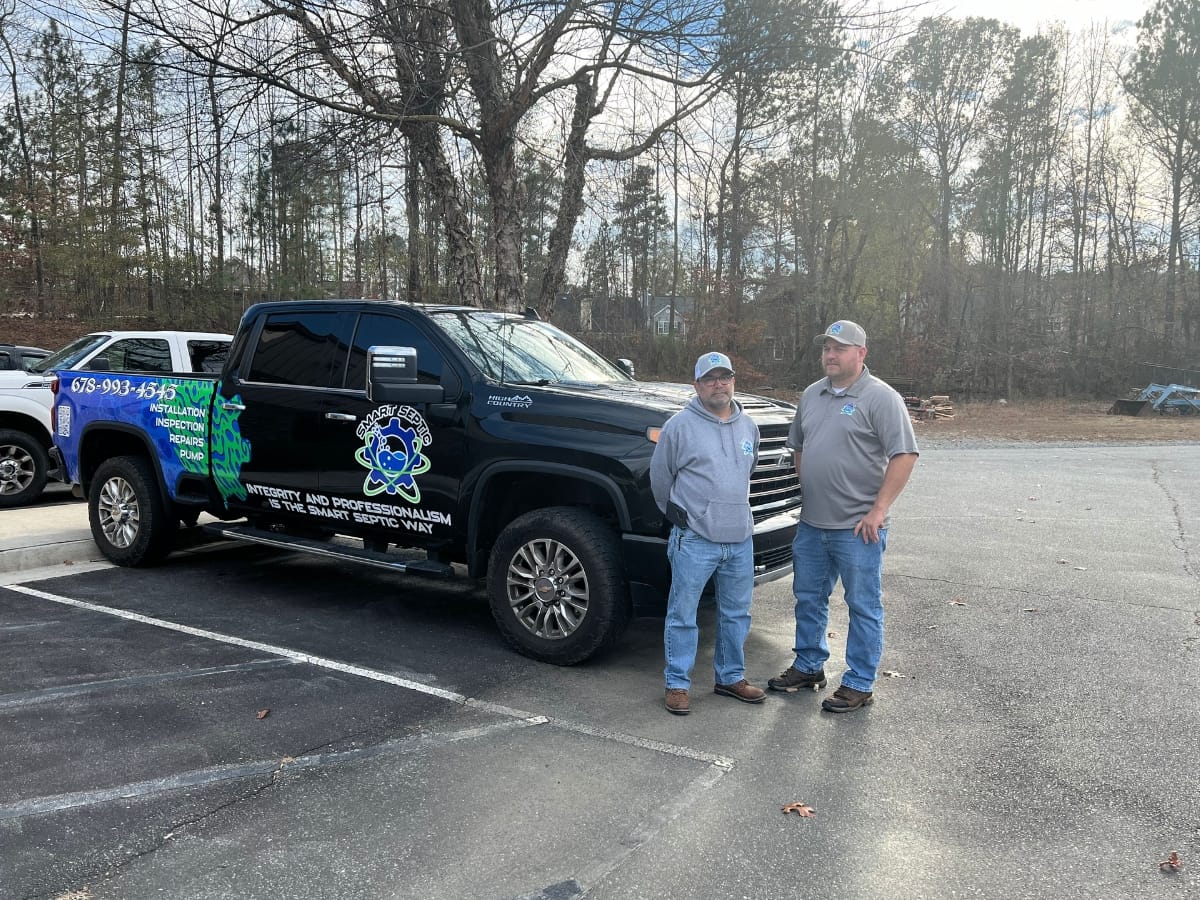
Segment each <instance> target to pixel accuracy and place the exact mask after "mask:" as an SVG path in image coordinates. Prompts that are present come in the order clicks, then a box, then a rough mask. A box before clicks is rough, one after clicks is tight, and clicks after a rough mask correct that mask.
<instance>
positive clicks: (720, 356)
mask: <svg viewBox="0 0 1200 900" xmlns="http://www.w3.org/2000/svg"><path fill="white" fill-rule="evenodd" d="M713 369H728V370H729V371H730V372H732V371H733V363H731V362H730V361H729V357H728V356H726V355H725V354H724V353H716V352H714V353H702V354H700V358H699V359H698V360H696V380H697V381H699V380H700V379H701V378H703V377H704V376H705V375H707V374H708V373H709V372H711V371H712V370H713Z"/></svg>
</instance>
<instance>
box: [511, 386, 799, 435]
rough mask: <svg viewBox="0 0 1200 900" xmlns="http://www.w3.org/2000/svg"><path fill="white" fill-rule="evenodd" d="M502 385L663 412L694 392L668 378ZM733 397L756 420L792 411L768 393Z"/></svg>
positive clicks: (785, 416) (779, 418)
mask: <svg viewBox="0 0 1200 900" xmlns="http://www.w3.org/2000/svg"><path fill="white" fill-rule="evenodd" d="M504 387H506V388H509V389H511V390H517V391H524V390H533V391H537V392H538V393H545V394H551V395H555V396H559V397H563V398H571V397H577V398H583V397H590V398H593V399H596V400H602V401H609V402H611V403H619V404H625V405H636V406H640V407H642V408H643V409H653V410H656V411H658V412H661V413H663V414H664V415H667V416H670V415H672V414H673V413H676V412H678V411H679V410H681V409H683V407H685V406H686V405H687V404H688V403H689V402H690V401H691V399H692V398H693V397H694V396H696V391H695V389H694V388H693V387H692V386H691V385H690V384H676V383H673V382H668V381H606V382H580V381H560V382H555V383H553V384H546V385H504ZM734 399H735V400H737V402H738V403H740V404H741V406H742V409H743V410H744V411H745V412H746V413H747V414H748V415H749V416H750V417H751V418H753V419H754V420H755V421H756V422H760V423H768V422H770V423H777V422H786V423H789V424H790V423H791V421H792V418H793V416H795V414H796V408H795V407H794V406H792V405H791V404H790V403H783V402H781V401H778V400H772V399H770V398H769V397H760V396H757V395H755V394H743V393H741V392H738V393H736V394H734Z"/></svg>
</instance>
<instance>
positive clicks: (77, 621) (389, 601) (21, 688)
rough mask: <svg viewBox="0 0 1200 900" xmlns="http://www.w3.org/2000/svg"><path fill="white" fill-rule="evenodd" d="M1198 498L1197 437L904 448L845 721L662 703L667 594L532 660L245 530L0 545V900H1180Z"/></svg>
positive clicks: (446, 595)
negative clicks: (202, 539)
mask: <svg viewBox="0 0 1200 900" xmlns="http://www.w3.org/2000/svg"><path fill="white" fill-rule="evenodd" d="M6 512H7V511H5V512H0V516H4V515H6ZM1197 523H1200V447H1198V446H1195V445H1161V446H1123V447H1114V446H1106V447H1069V446H1063V447H1048V446H974V447H955V446H940V447H939V446H927V447H926V448H925V452H924V454H923V456H922V459H921V462H920V464H919V467H918V469H917V472H916V474H915V475H914V479H913V481H912V483H911V485H910V487H909V489H908V491H907V492H906V493H905V495H904V497H903V498H902V500H901V501H900V503H899V504H898V505H897V507H896V510H895V523H894V525H893V529H892V532H891V535H890V536H889V550H888V555H887V559H886V563H885V592H886V593H885V600H886V605H887V611H888V623H887V646H886V648H885V655H884V669H885V670H886V671H887V673H889V674H887V675H885V676H884V677H882V678H881V679H880V682H879V684H878V685H877V689H876V696H877V701H876V703H875V704H874V705H873V706H872V707H869V708H867V709H865V710H862V711H860V712H858V713H854V714H850V715H844V716H832V715H829V714H825V713H821V712H820V711H819V697H818V696H814V695H812V694H805V695H800V694H797V695H787V696H780V695H772V696H769V697H768V699H767V701H766V702H765V703H764V704H763V705H762V706H758V707H756V706H748V705H745V704H740V703H737V702H735V701H733V700H730V699H728V698H724V697H718V696H715V695H713V694H711V693H709V692H708V684H709V677H710V670H711V646H709V647H708V648H707V650H708V655H702V656H701V659H700V661H699V662H698V665H697V669H696V673H695V698H694V701H693V713H692V715H690V716H688V717H687V718H677V717H673V716H670V715H668V714H667V713H666V712H665V710H663V708H662V675H661V668H662V661H661V622H659V621H656V620H638V621H637V622H635V624H634V625H633V627H632V628H631V629H630V631H629V633H628V635H627V637H626V639H625V640H624V642H623V644H622V645H621V646H620V648H619V649H618V650H617V651H616V652H614V653H611V654H609V655H607V656H605V657H603V658H601V659H597V660H594V661H592V662H589V663H587V664H585V665H581V666H577V667H574V668H556V667H553V666H546V665H542V664H539V663H535V662H532V661H530V660H527V659H524V658H522V657H519V656H516V655H514V654H512V653H511V652H509V651H508V650H507V649H506V648H505V646H504V645H503V644H502V642H501V640H500V638H499V636H498V634H497V633H496V631H495V629H494V627H493V626H492V623H491V619H490V615H489V613H488V610H487V607H486V603H485V601H484V599H483V596H482V594H481V593H480V592H479V591H477V590H475V589H474V588H473V587H472V586H469V585H449V586H446V585H439V584H433V583H429V582H423V581H416V580H403V579H399V578H396V577H394V576H391V575H388V574H385V573H376V572H375V571H374V570H368V569H359V568H354V567H350V566H343V565H331V564H329V563H325V562H321V561H317V560H311V559H307V558H303V557H297V556H290V555H282V554H278V553H275V552H272V551H267V550H265V549H259V548H248V547H240V546H232V545H201V546H196V547H193V548H190V549H188V550H186V551H184V552H181V553H179V554H176V555H175V556H173V557H172V558H171V559H170V560H169V561H168V562H167V564H165V565H163V566H161V567H159V568H156V569H151V570H137V571H134V570H123V569H113V568H109V567H107V566H103V565H89V564H84V563H79V564H76V565H72V566H59V567H57V568H55V569H53V570H46V569H42V570H34V571H30V572H26V573H23V574H17V575H13V574H11V573H10V574H9V575H8V576H7V577H6V578H5V579H4V582H5V583H4V586H0V653H2V658H3V660H4V664H3V666H0V897H4V898H8V897H19V898H51V897H62V898H71V900H93V898H95V900H99V898H122V900H138V898H151V897H154V898H161V897H181V898H225V897H229V898H233V897H238V898H242V897H254V898H258V897H262V898H266V897H271V898H278V897H296V898H326V897H328V898H360V897H361V898H385V897H386V898H393V897H413V898H416V897H421V898H442V897H444V898H459V897H497V898H516V897H534V898H570V897H582V896H587V897H595V898H627V897H637V898H641V897H646V898H654V897H688V896H691V897H714V898H716V897H721V898H725V897H749V898H774V897H813V898H816V897H823V898H835V900H842V898H844V900H857V898H921V897H929V898H943V897H945V898H951V897H954V898H959V897H982V898H1001V897H1004V898H1026V897H1028V898H1059V897H1062V896H1077V897H1088V898H1141V897H1186V896H1198V895H1200V877H1198V873H1197V870H1198V869H1200V779H1197V778H1196V775H1195V769H1196V748H1197V747H1200V540H1198V537H1197V534H1198V533H1197ZM64 573H65V574H64ZM790 604H791V600H790V591H789V589H788V585H787V584H786V583H780V582H776V583H774V584H771V585H766V586H763V587H760V588H759V589H758V590H757V591H756V594H755V610H754V615H755V619H754V627H753V629H752V632H751V636H750V640H749V642H748V646H747V658H748V663H749V669H750V670H749V672H748V675H749V677H750V678H751V679H752V680H754V681H756V682H757V683H759V684H763V683H765V680H766V679H767V678H768V677H769V676H771V675H774V674H777V673H778V672H779V671H780V670H782V669H783V668H784V667H786V665H787V664H788V662H789V661H790V655H789V648H790V646H791V643H792V639H791V630H792V628H791V619H790ZM706 624H707V623H706ZM830 628H831V631H833V632H834V636H833V637H832V638H831V644H832V645H833V647H834V659H833V660H832V661H831V662H832V663H833V665H831V668H830V676H831V684H830V687H829V690H832V688H833V687H834V686H835V685H836V683H837V682H836V673H838V672H840V656H839V654H840V650H841V647H842V639H843V638H842V636H843V635H844V634H845V614H844V607H843V606H842V605H841V604H840V601H838V600H837V599H836V597H835V602H834V605H833V616H832V620H831V625H830ZM711 634H712V631H711V627H707V628H705V630H704V632H703V635H702V646H703V645H704V644H710V643H711ZM791 802H803V803H806V804H808V805H809V806H811V807H812V808H813V809H814V810H815V816H814V817H812V818H799V817H797V816H795V815H786V816H785V815H783V814H782V813H781V808H782V806H783V805H784V804H787V803H791ZM1172 851H1176V852H1178V854H1179V858H1180V859H1182V860H1183V865H1182V867H1181V868H1179V869H1178V870H1176V869H1173V868H1171V867H1167V868H1166V869H1165V870H1164V869H1160V867H1159V863H1160V862H1161V861H1164V860H1166V859H1167V858H1168V855H1169V854H1170V853H1171V852H1172Z"/></svg>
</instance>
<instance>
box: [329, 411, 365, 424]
mask: <svg viewBox="0 0 1200 900" xmlns="http://www.w3.org/2000/svg"><path fill="white" fill-rule="evenodd" d="M325 418H327V419H332V420H333V421H334V422H357V421H358V416H352V415H350V413H332V412H331V413H325Z"/></svg>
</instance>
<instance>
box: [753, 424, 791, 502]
mask: <svg viewBox="0 0 1200 900" xmlns="http://www.w3.org/2000/svg"><path fill="white" fill-rule="evenodd" d="M786 442H787V427H786V426H777V427H776V428H774V429H770V430H768V429H767V428H763V429H762V431H761V436H760V440H759V444H758V465H757V466H755V467H754V472H753V473H752V474H751V475H750V510H751V512H753V514H754V521H755V522H759V521H761V520H763V519H766V518H768V517H770V516H775V515H778V514H779V513H781V512H787V511H788V510H790V509H799V508H800V479H799V478H797V477H796V466H795V464H794V463H793V461H792V452H791V451H790V450H785V449H784V446H783V445H784V444H785V443H786Z"/></svg>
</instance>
